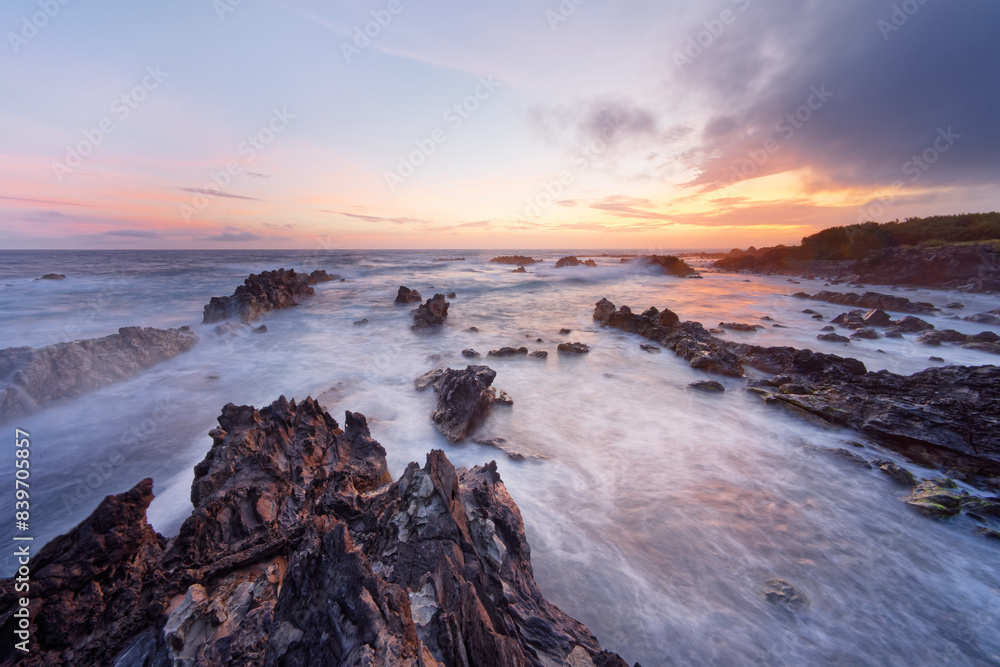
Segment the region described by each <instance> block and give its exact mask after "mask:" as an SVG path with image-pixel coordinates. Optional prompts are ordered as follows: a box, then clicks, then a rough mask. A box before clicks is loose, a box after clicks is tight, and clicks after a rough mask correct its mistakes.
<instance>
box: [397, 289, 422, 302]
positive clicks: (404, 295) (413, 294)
mask: <svg viewBox="0 0 1000 667" xmlns="http://www.w3.org/2000/svg"><path fill="white" fill-rule="evenodd" d="M421 300H422V299H421V298H420V292H418V291H417V290H415V289H410V288H409V287H406V286H405V285H400V286H399V291H398V292H397V293H396V301H395V302H396V303H420V301H421Z"/></svg>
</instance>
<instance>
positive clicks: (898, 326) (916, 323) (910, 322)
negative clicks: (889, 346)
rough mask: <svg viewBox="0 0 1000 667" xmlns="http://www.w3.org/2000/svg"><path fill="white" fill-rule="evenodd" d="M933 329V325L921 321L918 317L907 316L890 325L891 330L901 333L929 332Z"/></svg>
mask: <svg viewBox="0 0 1000 667" xmlns="http://www.w3.org/2000/svg"><path fill="white" fill-rule="evenodd" d="M933 328H934V325H933V324H931V323H930V322H927V321H926V320H922V319H920V318H919V317H913V316H912V315H908V316H906V317H904V318H903V319H901V320H899V321H898V322H893V323H892V329H893V330H894V331H898V332H901V333H919V332H921V331H930V330H931V329H933Z"/></svg>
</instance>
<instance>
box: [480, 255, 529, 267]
mask: <svg viewBox="0 0 1000 667" xmlns="http://www.w3.org/2000/svg"><path fill="white" fill-rule="evenodd" d="M490 262H492V263H494V264H513V265H516V266H531V265H532V264H536V263H538V260H536V259H534V258H532V257H525V256H524V255H501V256H500V257H494V258H493V259H491V260H490Z"/></svg>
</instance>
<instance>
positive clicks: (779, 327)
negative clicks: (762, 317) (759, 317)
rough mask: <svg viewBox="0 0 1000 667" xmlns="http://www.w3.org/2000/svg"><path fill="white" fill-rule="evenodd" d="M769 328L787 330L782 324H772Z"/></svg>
mask: <svg viewBox="0 0 1000 667" xmlns="http://www.w3.org/2000/svg"><path fill="white" fill-rule="evenodd" d="M771 326H772V327H774V328H775V329H787V328H788V327H786V326H785V325H784V324H777V323H775V324H772V325H771Z"/></svg>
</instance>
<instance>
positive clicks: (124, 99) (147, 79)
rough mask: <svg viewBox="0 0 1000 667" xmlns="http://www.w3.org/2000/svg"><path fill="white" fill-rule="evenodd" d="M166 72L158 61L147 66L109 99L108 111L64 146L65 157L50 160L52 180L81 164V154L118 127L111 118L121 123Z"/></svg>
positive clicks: (91, 150) (69, 172) (158, 85)
mask: <svg viewBox="0 0 1000 667" xmlns="http://www.w3.org/2000/svg"><path fill="white" fill-rule="evenodd" d="M167 76H168V72H164V71H163V70H161V69H160V66H159V65H157V66H156V67H152V66H150V67H147V68H146V75H145V76H144V77H142V81H141V82H140V83H139V85H137V86H135V87H133V88H132V89H131V90H129V91H127V92H125V93H122V94H121V95H119V96H118V97H116V98H115V99H114V100H112V102H111V105H110V109H109V110H110V112H111V113H110V115H108V116H105V117H104V118H102V119H101V120H100V121H98V122H97V124H96V125H95V126H94V127H90V128H87V129H86V130H83V139H81V140H80V141H78V142H77V143H76V144H74V145H72V146H66V157H65V159H64V160H63V161H62V162H59V161H54V162H53V163H52V172H53V173H54V174H55V176H56V180H57V181H59V182H60V183H62V182H63V178H65V176H66V175H67V174H71V173H73V172H74V171H75V170H76V169H77V168H78V167H79V166H80V165H82V164H83V161H84V158H86V157H88V156H90V155H92V154H93V152H94V151H95V150H96V149H97V147H98V146H100V145H101V144H103V143H104V140H105V139H106V138H107V137H108V135H110V134H112V133H113V132H114V131H115V130H116V129H118V125H116V124H115V121H116V120H117V121H118V122H119V123H123V122H125V121H126V120H128V117H129V116H131V115H132V112H133V111H135V110H136V109H138V108H139V105H140V104H142V103H143V102H145V101H146V99H147V98H148V97H149V94H150V93H151V92H153V91H154V90H156V89H157V88H159V87H160V84H161V83H163V80H164V79H165V78H167Z"/></svg>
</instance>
